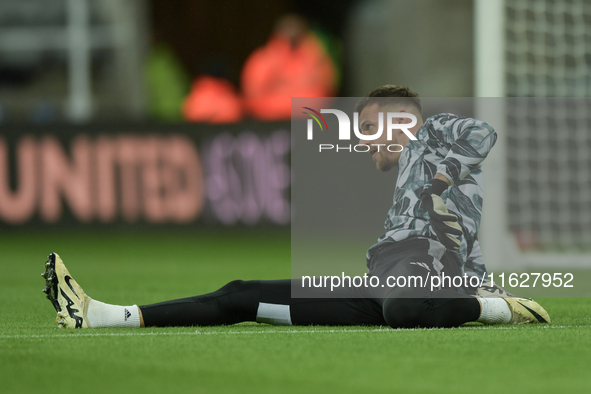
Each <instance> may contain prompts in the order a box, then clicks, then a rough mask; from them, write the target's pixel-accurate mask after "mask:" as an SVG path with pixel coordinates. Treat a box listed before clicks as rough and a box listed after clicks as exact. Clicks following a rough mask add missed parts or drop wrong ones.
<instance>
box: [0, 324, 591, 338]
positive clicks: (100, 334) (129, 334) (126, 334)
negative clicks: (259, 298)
mask: <svg viewBox="0 0 591 394" xmlns="http://www.w3.org/2000/svg"><path fill="white" fill-rule="evenodd" d="M522 327H524V326H511V327H507V326H502V327H499V326H472V327H459V328H427V329H426V328H417V329H415V328H411V329H391V328H376V329H368V330H364V329H329V330H293V329H291V330H289V329H288V330H264V329H263V330H257V331H252V330H251V331H225V330H222V331H203V332H201V331H194V332H122V333H108V332H97V333H84V334H76V333H74V332H72V333H71V334H55V335H51V334H37V335H35V334H33V335H18V334H17V335H0V339H42V338H79V337H136V336H137V337H141V336H182V335H256V334H324V333H327V334H335V333H337V334H338V333H361V332H390V333H396V332H405V331H433V330H438V331H450V332H451V331H468V330H518V329H520V328H522ZM527 327H532V326H527ZM532 328H533V327H532ZM535 328H536V329H551V328H591V326H589V325H582V326H558V325H550V326H546V325H544V326H535Z"/></svg>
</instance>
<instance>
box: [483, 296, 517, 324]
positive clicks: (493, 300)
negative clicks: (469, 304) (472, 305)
mask: <svg viewBox="0 0 591 394" xmlns="http://www.w3.org/2000/svg"><path fill="white" fill-rule="evenodd" d="M477 298H478V301H480V305H482V311H481V312H480V317H479V318H478V320H477V321H479V322H481V323H485V324H507V323H509V321H510V320H511V309H509V305H508V304H507V301H505V300H504V299H502V298H500V297H477Z"/></svg>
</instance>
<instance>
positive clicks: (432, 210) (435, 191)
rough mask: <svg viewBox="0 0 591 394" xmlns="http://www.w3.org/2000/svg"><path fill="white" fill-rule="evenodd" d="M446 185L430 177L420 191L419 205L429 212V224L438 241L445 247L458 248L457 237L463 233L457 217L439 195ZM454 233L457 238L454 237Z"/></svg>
mask: <svg viewBox="0 0 591 394" xmlns="http://www.w3.org/2000/svg"><path fill="white" fill-rule="evenodd" d="M447 187H448V185H447V183H445V182H444V181H442V180H440V179H431V180H430V181H429V182H427V183H426V184H425V186H424V187H423V191H422V192H421V206H422V207H423V209H424V210H425V211H426V212H427V213H428V214H429V224H430V225H431V228H432V229H433V231H434V232H435V235H437V239H438V240H439V242H441V243H442V244H443V246H445V247H446V248H447V249H451V250H454V251H455V250H458V249H460V245H461V241H460V240H459V237H460V236H461V235H462V234H463V233H462V227H461V226H460V224H459V223H458V217H457V216H456V215H454V214H453V213H449V212H448V210H447V207H446V206H445V203H444V202H443V199H442V198H441V197H440V195H441V193H443V192H444V191H445V190H446V189H447ZM454 235H456V236H457V237H458V238H456V237H454Z"/></svg>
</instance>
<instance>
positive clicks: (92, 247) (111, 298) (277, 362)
mask: <svg viewBox="0 0 591 394" xmlns="http://www.w3.org/2000/svg"><path fill="white" fill-rule="evenodd" d="M0 239H1V240H0V245H1V246H2V248H1V254H0V256H1V257H0V268H1V269H2V271H1V272H2V273H1V274H0V327H1V331H0V363H1V368H0V392H2V393H44V394H45V393H69V392H77V393H95V392H96V393H136V392H137V393H140V392H147V393H168V392H172V393H289V392H305V393H349V392H351V393H392V392H395V393H473V394H481V393H517V392H519V393H530V392H531V393H556V392H560V393H584V392H591V377H590V376H591V375H590V374H589V371H588V370H589V366H590V365H591V350H590V349H591V335H590V334H591V332H590V327H591V318H590V316H591V302H590V300H588V299H547V300H544V301H543V302H542V304H543V305H544V306H545V307H546V309H547V310H548V312H549V313H550V316H551V317H552V319H553V323H552V324H550V325H537V326H495V327H485V326H482V325H479V324H471V325H467V326H465V327H462V328H458V329H445V330H422V329H420V330H391V329H389V328H384V327H382V328H380V327H273V326H268V325H259V324H256V323H249V324H240V325H235V326H228V327H209V328H203V327H196V328H189V327H184V328H163V329H155V328H150V329H96V330H84V331H83V330H77V331H70V330H58V329H55V328H54V326H55V325H54V323H53V318H54V316H55V312H54V310H53V308H52V306H51V304H50V303H49V301H47V300H46V299H45V298H44V295H43V293H42V292H41V289H42V288H43V285H44V282H43V279H42V278H41V276H40V273H41V272H42V271H43V263H44V262H45V259H46V256H47V255H48V254H49V253H50V252H52V251H55V252H58V253H59V254H60V255H61V256H62V258H63V259H64V262H65V263H66V265H67V266H68V268H69V269H70V272H71V273H72V275H73V276H74V277H75V278H76V279H77V280H78V282H79V283H80V284H81V286H82V287H83V288H84V290H85V291H86V292H87V293H88V294H89V295H90V296H92V297H94V298H96V299H99V300H101V301H104V302H109V303H117V304H124V305H129V304H133V303H137V304H145V303H152V302H157V301H162V300H168V299H173V298H178V297H186V296H191V295H196V294H200V293H204V292H209V291H212V290H215V289H217V288H219V287H220V286H222V285H223V284H225V283H226V282H228V281H230V280H233V279H279V278H287V277H289V275H290V244H289V234H288V233H287V232H279V233H276V232H254V233H252V232H251V233H247V232H246V231H237V230H236V231H232V232H229V233H220V232H215V231H214V232H205V231H195V230H179V229H175V230H172V231H169V230H166V231H165V230H158V231H155V230H153V231H148V232H146V231H141V232H138V231H136V232H132V233H129V232H125V231H123V230H117V231H108V232H107V231H103V232H90V231H83V232H80V231H58V230H46V231H38V230H35V231H32V230H23V229H18V230H10V231H8V230H6V231H3V232H2V233H0ZM360 264H363V262H360Z"/></svg>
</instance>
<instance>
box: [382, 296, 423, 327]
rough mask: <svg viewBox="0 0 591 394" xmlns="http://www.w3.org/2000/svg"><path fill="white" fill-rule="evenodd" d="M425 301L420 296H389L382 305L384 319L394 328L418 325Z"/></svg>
mask: <svg viewBox="0 0 591 394" xmlns="http://www.w3.org/2000/svg"><path fill="white" fill-rule="evenodd" d="M423 301H424V300H423V299H420V298H419V299H417V298H387V299H386V300H385V301H384V304H383V306H382V308H383V314H384V320H386V323H388V325H389V326H390V327H392V328H414V327H418V326H419V325H420V319H421V316H422V304H423Z"/></svg>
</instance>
